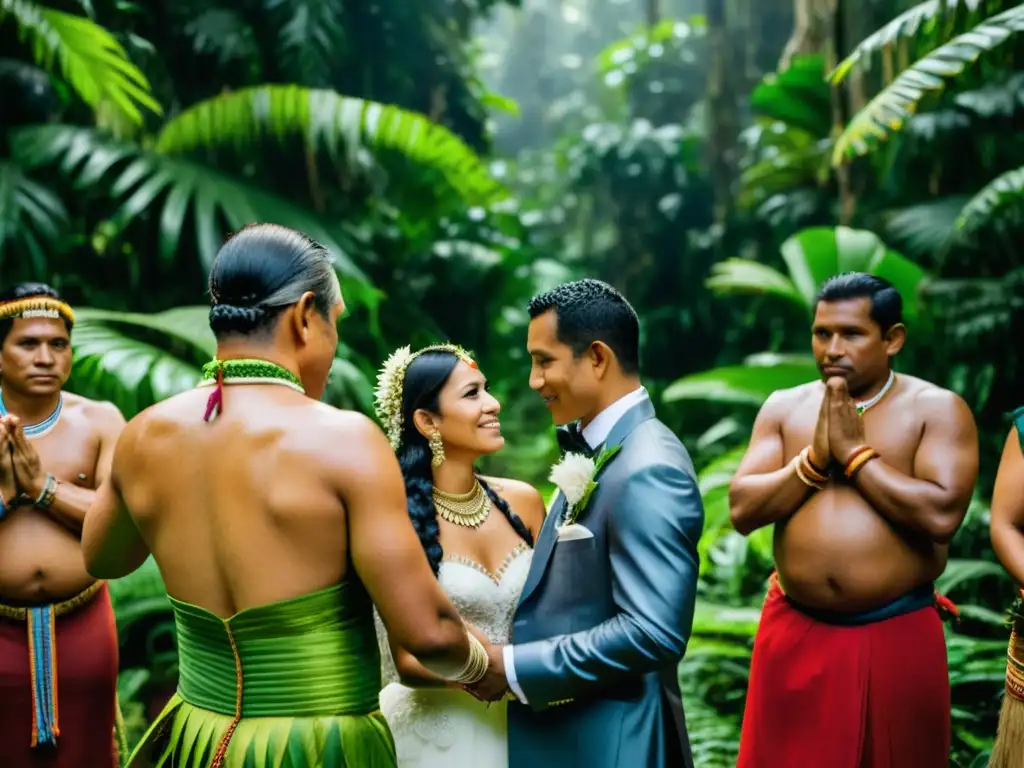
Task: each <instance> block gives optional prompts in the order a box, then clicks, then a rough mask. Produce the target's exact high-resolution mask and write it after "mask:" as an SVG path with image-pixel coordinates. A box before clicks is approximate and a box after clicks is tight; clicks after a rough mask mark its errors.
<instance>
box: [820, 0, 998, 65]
mask: <svg viewBox="0 0 1024 768" xmlns="http://www.w3.org/2000/svg"><path fill="white" fill-rule="evenodd" d="M984 5H985V0H925V2H923V3H921V4H919V5H915V6H914V7H913V8H911V9H910V10H908V11H905V12H903V13H901V14H900V15H899V16H897V17H896V18H895V19H893V20H892V21H890V22H889V23H888V24H886V25H885V26H884V27H882V28H881V29H879V30H878V31H877V32H875V33H874V34H872V35H869V36H868V37H866V38H864V40H862V41H861V42H860V44H859V45H858V46H857V47H856V48H854V49H853V52H852V53H851V54H850V55H849V56H847V57H846V58H845V59H843V60H842V61H841V62H839V64H838V65H837V66H836V68H835V69H834V70H832V72H831V73H830V74H829V76H828V79H829V80H830V81H831V82H832V84H833V85H838V84H839V83H841V82H842V81H843V80H844V79H845V78H846V76H847V75H848V74H850V71H851V70H852V69H853V68H854V67H855V66H856V65H857V64H858V63H860V62H861V61H865V62H867V61H870V58H871V57H872V56H874V55H875V54H878V53H880V52H882V51H885V50H886V49H887V48H890V47H891V46H893V45H894V44H899V43H900V42H901V41H905V40H911V39H913V38H915V37H918V34H919V32H920V31H921V29H922V27H925V26H927V25H928V24H930V23H932V22H935V21H938V20H939V19H941V18H942V16H943V15H944V14H945V13H953V12H955V11H956V9H957V6H965V7H966V8H967V11H968V12H969V13H970V12H975V11H977V10H978V9H979V8H982V7H984ZM943 6H945V8H943Z"/></svg>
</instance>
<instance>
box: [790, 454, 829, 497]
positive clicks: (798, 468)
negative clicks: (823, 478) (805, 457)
mask: <svg viewBox="0 0 1024 768" xmlns="http://www.w3.org/2000/svg"><path fill="white" fill-rule="evenodd" d="M802 463H803V462H802V461H801V460H800V457H799V456H797V457H795V458H794V459H793V461H791V462H790V464H791V465H792V467H793V470H794V471H795V472H796V476H797V477H798V478H800V482H801V483H803V484H804V485H806V486H807V487H808V488H814V489H815V490H818V491H823V490H825V485H824V484H823V483H819V482H817V481H815V480H811V479H810V478H809V477H807V476H806V475H805V474H804V471H803V468H802V467H801V466H800V465H801V464H802Z"/></svg>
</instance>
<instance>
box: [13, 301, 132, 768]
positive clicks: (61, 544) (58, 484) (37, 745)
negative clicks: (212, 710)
mask: <svg viewBox="0 0 1024 768" xmlns="http://www.w3.org/2000/svg"><path fill="white" fill-rule="evenodd" d="M73 324H74V313H73V312H72V310H71V308H70V307H69V306H68V305H67V304H65V303H64V302H63V301H61V300H60V298H59V297H58V296H57V293H56V292H55V291H54V290H53V289H52V288H50V287H49V286H46V285H42V284H38V283H33V284H23V285H19V286H17V287H15V288H14V289H13V290H11V291H9V292H8V293H6V294H5V295H3V296H2V297H0V765H3V766H4V768H34V767H35V766H47V768H83V767H84V766H88V768H110V767H111V766H117V764H118V755H117V748H116V739H115V713H116V689H117V668H118V648H117V632H116V629H115V626H114V614H113V611H112V610H111V605H110V597H109V595H108V594H107V588H106V586H105V584H104V583H103V582H100V581H96V580H95V579H94V578H92V577H91V576H90V575H89V574H88V573H87V572H86V570H85V564H84V562H83V560H82V550H81V540H80V539H81V530H82V524H83V520H84V517H85V513H86V511H87V510H88V508H89V506H90V504H91V503H92V501H93V499H94V497H95V495H96V491H95V489H96V488H97V487H98V486H99V484H100V483H102V482H103V481H104V480H105V479H106V476H107V475H108V473H109V472H110V464H111V457H112V455H113V452H114V444H115V443H116V441H117V438H118V435H119V434H120V432H121V429H122V427H123V426H124V419H123V418H122V416H121V414H120V413H119V412H118V410H117V409H116V408H115V407H114V406H112V405H110V404H109V403H98V402H94V401H92V400H87V399H86V398H84V397H79V396H77V395H71V394H66V393H63V392H62V391H61V389H62V387H63V386H64V383H65V382H66V381H67V379H68V375H69V374H70V372H71V339H70V333H71V328H72V325H73Z"/></svg>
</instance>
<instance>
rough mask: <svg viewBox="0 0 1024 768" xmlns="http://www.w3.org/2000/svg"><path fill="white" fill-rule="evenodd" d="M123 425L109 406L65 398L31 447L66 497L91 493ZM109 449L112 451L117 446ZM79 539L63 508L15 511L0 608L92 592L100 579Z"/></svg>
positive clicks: (2, 559)
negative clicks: (50, 424) (106, 453)
mask: <svg viewBox="0 0 1024 768" xmlns="http://www.w3.org/2000/svg"><path fill="white" fill-rule="evenodd" d="M123 424H124V419H123V418H122V417H121V414H120V412H119V411H117V409H116V408H115V407H114V406H113V405H111V404H110V403H102V402H96V401H93V400H89V399H87V398H84V397H80V396H78V395H73V394H68V393H65V394H64V406H63V410H62V412H61V416H60V421H59V422H58V423H57V425H56V427H54V429H53V430H52V431H51V432H48V433H47V434H45V435H43V436H41V437H40V438H38V439H36V440H32V441H30V444H31V446H32V447H33V448H34V449H35V450H36V452H37V453H38V455H39V460H40V464H41V466H42V468H43V469H44V470H45V471H47V472H50V473H51V474H53V476H54V477H55V478H57V479H58V480H59V481H60V482H61V493H62V494H63V493H68V492H70V493H75V489H82V490H85V491H89V492H91V491H94V490H95V488H96V484H97V476H98V475H99V474H101V473H102V471H103V470H102V468H101V466H100V464H101V457H102V455H103V450H104V443H105V441H107V442H109V443H112V442H113V441H114V440H115V439H116V434H117V432H119V430H120V428H121V425H123ZM107 447H108V449H109V451H110V452H112V449H113V445H112V444H111V445H109V446H107ZM80 495H81V494H80ZM83 511H84V510H83ZM80 537H81V521H80V519H79V520H75V519H74V517H73V516H68V515H63V516H62V515H61V514H60V510H59V509H52V510H49V511H44V510H40V509H38V508H36V507H34V506H16V507H14V508H13V509H11V510H10V511H9V514H8V516H7V518H6V519H4V520H3V521H2V522H0V603H8V604H25V605H35V604H40V603H46V602H59V601H61V600H65V599H67V598H69V597H72V596H73V595H76V594H79V593H80V592H82V591H83V590H84V589H86V588H87V587H89V586H90V585H91V584H92V583H93V582H94V581H95V579H93V578H92V577H91V576H90V575H89V574H88V573H87V572H86V570H85V564H84V563H83V561H82V551H81V541H80Z"/></svg>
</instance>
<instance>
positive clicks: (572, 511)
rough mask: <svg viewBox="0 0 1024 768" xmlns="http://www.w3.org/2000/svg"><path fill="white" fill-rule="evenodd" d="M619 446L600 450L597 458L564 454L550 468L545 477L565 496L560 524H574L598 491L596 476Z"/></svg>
mask: <svg viewBox="0 0 1024 768" xmlns="http://www.w3.org/2000/svg"><path fill="white" fill-rule="evenodd" d="M619 448H620V446H618V445H616V446H615V447H614V448H606V449H604V450H602V451H601V452H600V453H599V454H598V455H597V457H596V458H591V457H590V456H585V455H583V454H582V453H567V454H565V456H563V457H562V460H561V461H560V462H558V463H557V464H556V465H555V466H553V467H552V468H551V475H550V477H549V478H548V479H549V480H551V482H552V483H554V484H555V485H556V486H558V489H559V490H560V491H561V492H562V495H563V496H565V502H566V505H565V515H564V517H563V518H562V522H561V524H560V527H561V526H568V525H573V524H574V523H575V522H576V520H577V519H578V518H579V516H580V514H581V513H582V512H583V510H585V509H586V508H587V504H588V503H589V502H590V497H591V496H592V495H593V494H594V491H596V490H597V476H598V474H599V473H600V472H601V470H602V469H603V468H604V465H605V464H607V463H608V462H609V461H610V460H611V459H612V457H613V456H615V454H616V453H618V452H619Z"/></svg>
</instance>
